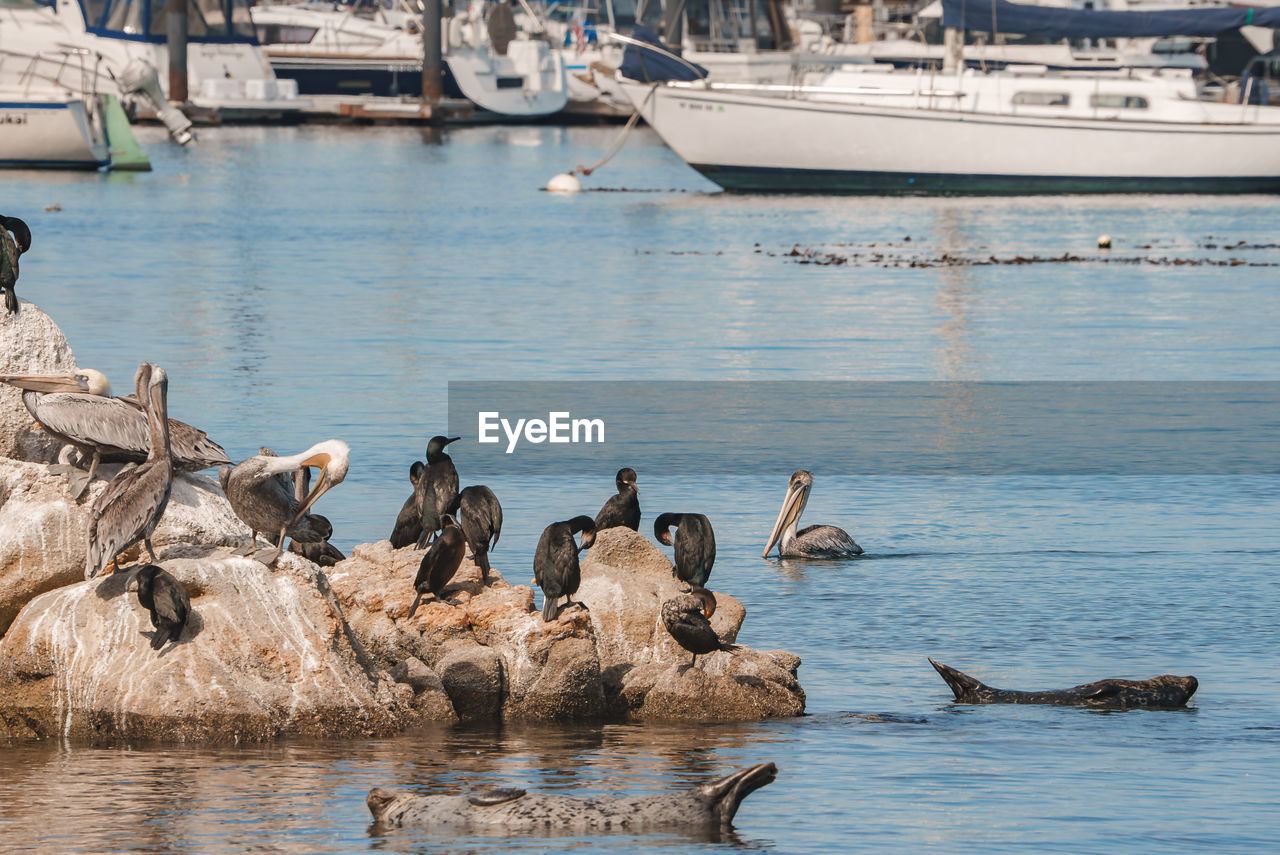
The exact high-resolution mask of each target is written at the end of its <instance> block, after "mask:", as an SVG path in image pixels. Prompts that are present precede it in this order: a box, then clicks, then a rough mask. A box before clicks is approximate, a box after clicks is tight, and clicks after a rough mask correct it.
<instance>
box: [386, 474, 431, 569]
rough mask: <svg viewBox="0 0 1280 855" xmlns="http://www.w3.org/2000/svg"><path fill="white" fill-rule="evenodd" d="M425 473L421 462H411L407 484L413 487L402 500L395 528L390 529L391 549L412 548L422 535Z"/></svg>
mask: <svg viewBox="0 0 1280 855" xmlns="http://www.w3.org/2000/svg"><path fill="white" fill-rule="evenodd" d="M426 471H427V464H425V463H423V462H422V461H421V460H415V461H413V465H412V466H410V467H409V483H410V484H412V485H413V492H412V493H410V494H409V498H407V499H405V500H404V504H403V505H402V506H401V507H400V513H399V515H398V516H397V517H396V524H395V527H394V528H392V529H391V548H392V549H404V548H405V547H406V546H413V545H414V544H416V543H417V542H418V537H419V535H421V534H422V493H423V491H424V490H425V489H426V482H425V481H423V480H422V473H423V472H426Z"/></svg>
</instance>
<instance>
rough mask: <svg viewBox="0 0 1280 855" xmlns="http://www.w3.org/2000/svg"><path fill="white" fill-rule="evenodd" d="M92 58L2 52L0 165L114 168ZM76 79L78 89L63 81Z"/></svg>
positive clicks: (74, 54) (75, 54)
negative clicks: (94, 88) (96, 87)
mask: <svg viewBox="0 0 1280 855" xmlns="http://www.w3.org/2000/svg"><path fill="white" fill-rule="evenodd" d="M94 59H95V58H93V57H91V56H89V55H87V54H85V53H83V52H77V51H64V52H60V53H57V54H39V53H37V54H15V53H10V52H8V51H4V50H0V129H2V130H0V166H3V167H7V168H19V169H35V168H39V169H101V168H103V167H106V166H109V165H110V164H111V147H110V144H109V142H108V139H107V129H106V122H105V120H104V111H103V106H102V102H101V101H100V100H99V99H98V97H97V94H96V93H95V92H94V91H93V87H94V82H95V80H96V74H95V73H94V71H93V69H92V68H91V67H89V66H91V64H92V63H93V62H94ZM69 78H73V79H74V82H75V83H76V84H78V85H75V86H72V85H66V84H64V83H63V82H62V81H63V80H64V79H67V80H68V82H71V80H70V79H69Z"/></svg>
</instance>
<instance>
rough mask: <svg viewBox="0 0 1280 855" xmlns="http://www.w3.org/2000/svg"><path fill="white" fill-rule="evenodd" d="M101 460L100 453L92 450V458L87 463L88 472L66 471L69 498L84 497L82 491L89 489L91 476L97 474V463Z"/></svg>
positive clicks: (69, 468)
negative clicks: (69, 492) (69, 491)
mask: <svg viewBox="0 0 1280 855" xmlns="http://www.w3.org/2000/svg"><path fill="white" fill-rule="evenodd" d="M101 459H102V453H101V452H100V451H98V450H97V449H94V452H93V457H92V459H90V461H89V471H88V472H87V473H86V472H84V471H82V470H80V469H76V468H74V467H68V469H67V486H68V487H69V488H70V490H71V498H73V499H79V498H80V497H81V496H83V495H84V491H85V490H87V489H89V484H90V482H92V481H93V476H95V475H97V474H98V463H99V461H100V460H101Z"/></svg>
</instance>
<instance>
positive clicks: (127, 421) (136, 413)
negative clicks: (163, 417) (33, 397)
mask: <svg viewBox="0 0 1280 855" xmlns="http://www.w3.org/2000/svg"><path fill="white" fill-rule="evenodd" d="M35 415H36V420H37V421H39V422H40V424H41V425H43V426H44V428H45V429H46V430H48V431H49V432H50V433H53V434H58V435H60V436H63V437H67V438H69V439H71V440H72V441H74V442H82V443H85V444H87V445H96V446H100V447H103V448H118V449H120V450H122V451H131V452H134V453H135V454H141V455H143V456H146V454H147V452H148V451H149V450H150V449H151V437H150V435H149V434H148V433H147V417H146V416H145V415H144V414H143V413H142V412H141V411H140V410H136V409H134V408H133V407H131V406H129V404H128V403H126V402H125V401H122V400H121V399H119V398H104V397H102V396H101V395H90V394H88V393H85V392H51V393H49V394H46V395H41V396H40V398H39V399H38V400H37V402H36V413H35Z"/></svg>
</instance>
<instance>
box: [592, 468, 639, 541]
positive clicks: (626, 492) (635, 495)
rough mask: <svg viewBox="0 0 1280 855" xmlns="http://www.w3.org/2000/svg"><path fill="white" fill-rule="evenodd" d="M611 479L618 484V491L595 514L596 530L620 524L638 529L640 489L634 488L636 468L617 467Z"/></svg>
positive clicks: (633, 529)
mask: <svg viewBox="0 0 1280 855" xmlns="http://www.w3.org/2000/svg"><path fill="white" fill-rule="evenodd" d="M613 480H614V483H615V484H617V485H618V492H617V495H614V496H610V497H609V500H608V501H607V502H605V503H604V507H603V508H601V509H600V513H598V514H596V531H604V530H605V529H606V528H615V527H617V526H620V525H623V526H626V527H627V528H629V529H631V530H632V531H639V530H640V495H639V492H640V491H639V490H637V489H636V470H634V469H619V470H618V474H617V475H616V476H614V479H613Z"/></svg>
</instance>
